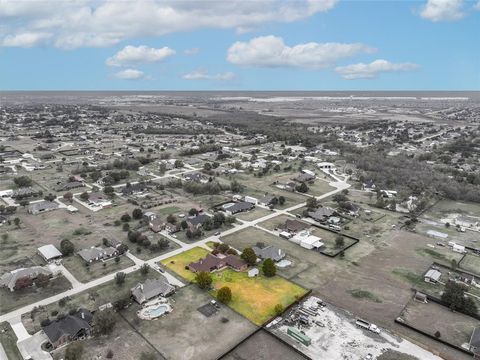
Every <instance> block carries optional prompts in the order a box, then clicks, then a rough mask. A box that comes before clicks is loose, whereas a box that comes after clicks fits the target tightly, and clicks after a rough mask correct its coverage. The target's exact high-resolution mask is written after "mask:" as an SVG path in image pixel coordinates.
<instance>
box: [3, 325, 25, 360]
mask: <svg viewBox="0 0 480 360" xmlns="http://www.w3.org/2000/svg"><path fill="white" fill-rule="evenodd" d="M0 343H1V344H2V346H3V349H4V350H5V353H6V354H7V358H8V359H9V360H22V359H23V356H22V355H21V354H20V351H19V350H18V348H17V336H16V335H15V333H14V332H13V329H12V327H11V326H10V324H9V323H8V322H3V323H1V324H0Z"/></svg>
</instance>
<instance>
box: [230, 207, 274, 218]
mask: <svg viewBox="0 0 480 360" xmlns="http://www.w3.org/2000/svg"><path fill="white" fill-rule="evenodd" d="M270 213H271V211H270V210H267V209H263V208H260V207H257V208H255V209H254V210H251V211H247V212H244V213H240V214H238V215H235V217H236V218H238V219H240V220H244V221H252V220H255V219H259V218H261V217H264V216H265V215H268V214H270Z"/></svg>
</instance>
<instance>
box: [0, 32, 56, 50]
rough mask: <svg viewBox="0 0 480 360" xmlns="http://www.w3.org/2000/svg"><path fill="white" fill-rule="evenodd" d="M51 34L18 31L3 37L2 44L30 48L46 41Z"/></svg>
mask: <svg viewBox="0 0 480 360" xmlns="http://www.w3.org/2000/svg"><path fill="white" fill-rule="evenodd" d="M51 36H52V35H51V34H49V33H41V32H39V33H35V32H26V33H18V34H15V35H8V36H6V37H5V38H3V40H2V42H1V45H2V46H11V47H23V48H28V47H32V46H38V45H41V44H43V43H45V41H47V40H48V39H49V38H50V37H51Z"/></svg>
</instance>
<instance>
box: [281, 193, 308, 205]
mask: <svg viewBox="0 0 480 360" xmlns="http://www.w3.org/2000/svg"><path fill="white" fill-rule="evenodd" d="M312 199H315V198H312ZM278 203H279V204H280V205H283V204H285V196H283V195H280V196H279V197H278Z"/></svg>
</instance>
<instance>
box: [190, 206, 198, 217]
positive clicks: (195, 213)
mask: <svg viewBox="0 0 480 360" xmlns="http://www.w3.org/2000/svg"><path fill="white" fill-rule="evenodd" d="M188 215H190V216H197V215H198V210H197V209H195V208H191V209H190V210H188Z"/></svg>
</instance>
